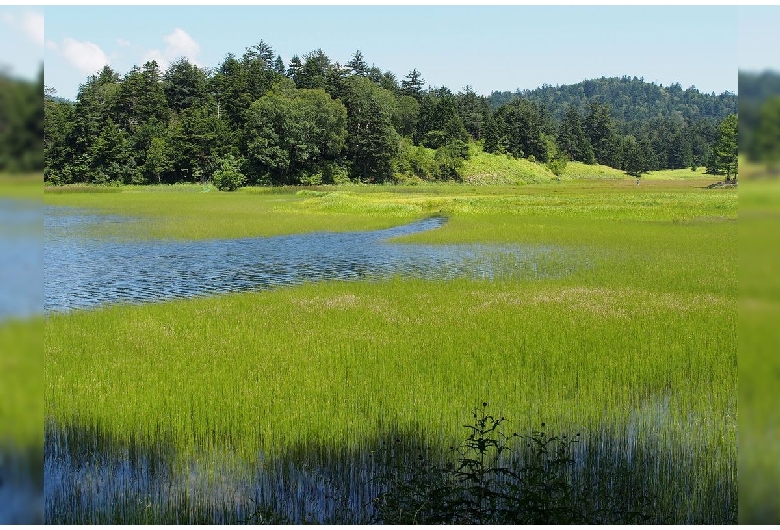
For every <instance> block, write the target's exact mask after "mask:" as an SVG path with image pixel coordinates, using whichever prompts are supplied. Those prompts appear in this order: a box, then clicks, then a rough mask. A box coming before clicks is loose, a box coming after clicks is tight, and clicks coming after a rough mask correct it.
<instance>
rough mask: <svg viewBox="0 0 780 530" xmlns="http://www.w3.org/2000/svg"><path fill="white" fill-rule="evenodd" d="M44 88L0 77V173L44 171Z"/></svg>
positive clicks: (39, 82)
mask: <svg viewBox="0 0 780 530" xmlns="http://www.w3.org/2000/svg"><path fill="white" fill-rule="evenodd" d="M43 88H44V85H43V70H41V72H40V73H39V75H38V79H37V80H36V81H35V82H30V81H24V80H20V79H15V78H12V77H10V76H7V75H3V74H1V73H0V172H9V173H17V172H30V171H41V170H42V169H43V156H44V153H43V132H44V131H43V123H44V118H43V104H42V103H43V101H42V98H41V94H42V93H43Z"/></svg>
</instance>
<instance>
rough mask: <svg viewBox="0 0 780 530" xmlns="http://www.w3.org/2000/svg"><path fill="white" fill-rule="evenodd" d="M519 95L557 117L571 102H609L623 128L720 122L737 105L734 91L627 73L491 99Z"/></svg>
mask: <svg viewBox="0 0 780 530" xmlns="http://www.w3.org/2000/svg"><path fill="white" fill-rule="evenodd" d="M741 92H742V84H741V78H740V93H741ZM518 97H523V98H526V99H528V100H531V101H534V102H536V103H542V104H544V105H545V106H546V107H547V109H548V110H549V111H550V113H551V114H552V118H553V119H554V120H556V121H561V120H562V119H563V116H564V113H565V112H566V109H567V107H569V106H573V107H574V108H576V109H577V111H578V112H579V113H580V114H584V113H585V112H586V110H587V107H588V104H589V103H591V102H593V101H596V102H598V103H602V104H608V105H609V107H610V110H611V113H612V118H613V119H614V120H615V121H616V122H617V123H618V124H619V125H622V126H623V127H621V128H622V129H623V130H624V131H625V130H627V129H631V127H630V126H628V124H631V123H636V122H648V121H650V120H652V119H655V118H669V117H678V116H679V117H682V118H683V119H684V120H685V121H688V122H695V121H699V120H701V119H705V120H707V121H711V122H718V121H720V120H722V119H723V118H725V117H726V116H728V115H729V114H736V113H737V107H738V104H737V100H738V98H737V95H736V94H733V93H731V92H724V93H722V94H720V95H715V94H714V93H711V94H706V93H703V92H700V91H699V90H698V89H697V88H695V87H689V88H687V89H683V88H682V86H680V84H679V83H675V84H673V85H670V86H666V87H665V86H662V85H656V84H655V83H647V82H645V81H644V80H643V79H641V78H637V77H628V76H623V77H602V78H600V79H589V80H586V81H582V82H580V83H576V84H573V85H556V86H551V85H543V86H542V87H540V88H537V89H534V90H523V91H515V92H493V93H492V94H491V95H490V96H489V97H488V101H489V103H490V105H491V107H493V108H497V107H499V106H501V105H503V104H505V103H508V102H509V101H511V100H513V99H515V98H518Z"/></svg>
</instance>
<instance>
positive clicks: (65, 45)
mask: <svg viewBox="0 0 780 530" xmlns="http://www.w3.org/2000/svg"><path fill="white" fill-rule="evenodd" d="M55 46H57V45H56V43H55ZM57 48H58V49H59V51H60V53H61V54H62V56H63V57H65V59H66V60H67V61H68V62H69V63H70V64H71V65H72V66H74V67H75V68H76V69H77V70H79V71H80V72H82V73H84V74H90V75H91V74H94V73H96V72H97V71H98V70H100V69H101V68H103V67H104V66H105V65H107V64H109V63H110V61H109V60H108V57H107V56H106V54H105V52H103V50H102V49H101V48H100V46H98V45H97V44H94V43H92V42H89V41H83V42H80V41H77V40H74V39H71V38H70V37H65V38H64V39H63V40H62V46H57Z"/></svg>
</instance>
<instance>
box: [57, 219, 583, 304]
mask: <svg viewBox="0 0 780 530" xmlns="http://www.w3.org/2000/svg"><path fill="white" fill-rule="evenodd" d="M45 213H46V216H45V223H46V244H45V255H44V263H45V276H44V290H45V306H44V309H45V312H47V313H49V312H53V311H54V312H60V311H68V310H72V309H83V308H90V307H95V306H100V305H104V304H109V303H117V302H137V303H142V302H153V301H161V300H169V299H175V298H188V297H192V296H201V295H208V294H219V293H228V292H236V291H250V290H261V289H268V288H272V287H278V286H286V285H296V284H301V283H304V282H318V281H325V280H355V279H377V280H378V279H382V278H387V277H390V276H399V275H400V276H403V277H414V278H425V279H437V280H442V279H451V278H456V277H464V276H466V277H474V278H496V277H497V276H502V275H512V276H518V275H521V276H524V277H540V276H546V275H551V274H560V273H561V272H567V271H568V269H571V267H572V266H573V265H572V264H571V263H570V261H571V260H570V259H568V258H570V257H568V258H567V257H566V256H564V253H563V252H562V251H561V250H560V249H555V248H553V247H545V246H534V247H531V246H520V245H485V244H468V245H420V244H399V243H393V242H391V241H390V240H391V239H392V238H396V237H399V236H404V235H408V234H414V233H418V232H423V231H427V230H434V229H437V228H439V227H441V226H442V225H444V224H445V223H446V222H447V220H446V218H444V217H431V218H428V219H423V220H420V221H416V222H413V223H409V224H406V225H402V226H398V227H394V228H389V229H385V230H374V231H361V232H343V233H333V232H317V233H309V234H298V235H287V236H277V237H254V238H240V239H217V240H206V241H171V240H151V241H120V240H117V239H115V238H110V237H97V236H94V235H90V230H89V228H90V226H92V227H94V226H95V225H97V224H101V223H117V222H132V220H130V219H127V218H122V217H119V216H103V215H97V214H94V213H88V212H84V211H79V210H73V209H69V208H61V207H48V206H47V207H46V212H45ZM567 260H568V261H567ZM566 263H568V264H566ZM542 264H544V266H543V265H542Z"/></svg>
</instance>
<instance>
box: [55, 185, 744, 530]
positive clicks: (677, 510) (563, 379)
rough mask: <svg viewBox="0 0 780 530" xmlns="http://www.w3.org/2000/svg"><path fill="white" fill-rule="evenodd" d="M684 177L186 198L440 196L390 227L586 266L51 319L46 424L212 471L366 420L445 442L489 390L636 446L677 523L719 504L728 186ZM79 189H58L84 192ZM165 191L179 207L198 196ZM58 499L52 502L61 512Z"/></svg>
mask: <svg viewBox="0 0 780 530" xmlns="http://www.w3.org/2000/svg"><path fill="white" fill-rule="evenodd" d="M629 184H630V183H629ZM646 184H647V185H646ZM701 184H702V181H699V180H692V181H686V182H685V183H684V185H683V184H681V183H680V182H678V181H668V182H667V181H657V182H647V183H645V182H643V183H642V185H641V186H640V187H639V188H637V187H636V185H635V184H633V186H631V185H628V186H627V185H625V183H623V182H619V181H614V182H613V181H601V182H587V183H576V184H575V183H569V182H564V183H561V184H554V185H545V186H542V185H539V186H536V187H535V186H525V187H523V188H522V190H520V189H517V188H514V187H482V188H473V189H472V188H470V187H468V186H451V185H450V186H430V187H423V188H415V189H414V190H410V189H408V188H398V189H396V188H392V187H383V188H380V189H378V190H377V189H375V188H371V189H363V188H359V187H353V188H339V189H327V188H323V189H317V190H306V191H305V193H302V194H298V195H288V194H282V195H277V194H271V193H269V194H267V195H265V194H262V193H256V194H238V195H227V194H221V195H211V194H209V195H208V199H204V200H203V202H199V203H198V204H199V205H200V206H202V207H203V211H205V212H207V213H204V214H203V215H201V216H199V220H200V222H202V223H204V224H206V225H209V224H210V222H209V219H212V218H218V217H220V216H221V215H222V214H221V213H220V212H224V211H226V210H231V211H232V208H233V207H235V208H236V210H237V211H239V212H242V211H243V212H244V214H245V215H244V217H245V218H246V212H248V211H250V210H251V209H252V208H255V209H256V210H252V211H261V212H262V214H260V215H258V216H257V217H255V218H251V217H250V219H266V218H271V217H273V216H274V215H277V216H280V215H281V216H282V217H283V218H287V217H285V216H288V215H289V216H290V217H289V218H295V217H297V218H298V219H299V224H298V225H296V227H297V228H298V229H303V228H304V226H306V225H307V224H308V225H309V226H314V225H312V224H311V223H314V221H315V220H318V219H322V220H323V221H322V223H321V224H320V225H319V227H320V228H321V227H322V226H323V225H324V226H335V225H329V224H328V223H330V222H334V223H335V221H324V220H326V219H330V218H332V217H335V218H341V219H342V220H343V219H349V222H350V223H351V222H357V221H358V220H359V219H361V218H373V219H376V222H377V224H383V223H390V224H397V223H399V222H401V221H402V220H403V219H405V218H407V216H408V217H409V218H414V217H418V216H421V215H424V214H427V213H429V212H438V211H441V212H442V213H445V214H447V215H448V216H449V217H450V222H449V223H448V224H447V225H446V226H445V227H443V228H442V229H440V230H437V231H433V232H429V233H425V234H417V235H415V236H412V237H410V238H406V240H407V241H416V242H430V243H444V242H447V243H454V242H506V243H509V242H511V243H519V244H523V243H529V244H532V243H533V244H535V243H545V244H553V245H557V246H559V247H560V248H562V249H571V250H577V252H583V251H584V252H587V253H588V254H589V256H590V259H591V260H592V261H591V265H592V266H591V267H589V268H587V269H582V270H579V271H577V272H575V273H573V274H569V275H566V276H563V277H561V278H557V279H547V280H540V281H529V280H519V279H517V280H510V279H504V280H498V281H478V280H465V279H463V280H452V281H447V282H432V281H424V280H408V279H403V278H394V279H388V280H386V281H380V282H371V283H369V282H354V283H353V282H330V283H323V284H316V285H314V284H312V285H303V286H298V287H293V288H285V289H278V290H274V291H265V292H260V293H244V294H234V295H227V296H219V297H212V298H201V299H194V300H187V301H176V302H167V303H161V304H149V305H144V306H115V307H108V308H103V309H99V310H95V311H76V312H73V313H70V314H63V315H56V314H55V315H51V316H50V317H49V319H48V321H47V323H46V333H45V347H44V351H45V356H46V364H45V393H44V395H45V402H46V417H47V418H48V421H49V422H50V425H52V427H51V429H50V432H51V433H52V436H54V434H55V433H56V432H58V431H57V430H58V429H62V430H63V431H62V432H68V429H71V430H73V431H72V432H75V431H79V432H81V431H84V430H86V431H87V432H96V431H95V430H99V431H100V432H102V433H105V435H106V436H108V437H110V438H111V439H114V440H118V441H119V442H121V443H124V444H125V445H128V444H130V445H132V444H133V441H136V442H138V441H141V442H142V443H143V445H144V446H147V447H155V444H159V443H160V441H161V440H164V441H165V443H166V444H167V445H168V446H169V447H171V448H172V454H175V455H176V456H175V457H172V458H173V460H172V462H174V463H175V466H178V468H179V469H180V470H182V469H188V467H187V466H190V465H191V464H192V462H198V463H202V464H203V465H204V466H206V468H208V462H216V461H218V460H219V459H217V460H215V458H216V457H215V455H229V458H230V459H235V461H238V462H244V463H245V464H246V465H248V466H249V467H250V468H252V469H259V468H262V467H263V466H264V465H266V464H265V462H266V459H273V458H274V455H276V456H277V457H278V456H280V455H282V456H283V455H285V454H290V451H292V450H293V448H294V449H295V451H297V452H298V453H300V454H317V455H320V457H321V458H322V459H324V460H327V459H328V458H336V456H334V455H343V454H346V453H349V454H352V455H356V454H367V453H368V452H370V450H371V449H372V448H374V446H375V441H376V440H377V438H378V437H381V436H380V435H382V433H392V432H406V433H416V434H415V436H417V437H419V439H421V440H426V441H427V442H428V443H432V444H434V445H436V444H438V445H440V446H443V447H446V446H447V445H449V444H453V443H456V442H457V441H458V440H459V439H460V438H459V437H460V436H461V434H462V425H463V414H464V411H468V410H471V409H473V408H474V407H475V406H476V405H477V404H478V403H481V402H482V401H483V400H486V401H489V402H490V403H491V407H493V409H494V410H496V411H497V412H499V413H501V414H505V415H506V416H507V417H510V418H513V419H515V421H516V422H517V425H518V426H519V428H520V429H527V428H530V427H532V426H536V425H539V424H540V423H541V422H546V424H547V425H548V426H549V428H550V429H553V430H554V431H555V432H562V431H570V432H573V431H582V432H583V433H584V435H585V436H586V437H587V438H588V439H589V440H590V443H591V444H592V445H591V447H598V444H602V449H604V450H606V449H605V447H606V446H605V445H603V443H605V440H611V442H610V444H611V445H610V444H607V445H609V447H610V451H618V452H620V451H623V452H622V453H621V455H622V456H621V458H627V459H628V460H627V462H629V463H630V462H631V461H632V460H631V459H632V458H635V457H636V458H639V457H637V456H636V455H639V454H644V455H646V456H645V457H642V458H643V460H642V462H643V463H642V464H641V466H639V464H636V465H637V466H639V467H640V468H641V469H642V470H643V471H642V473H645V475H642V476H643V477H645V476H646V479H647V480H646V481H645V483H646V484H645V485H646V487H647V488H648V490H652V491H656V492H664V499H666V500H664V501H663V502H664V503H665V504H663V506H661V507H660V508H659V509H661V510H662V511H663V512H664V515H669V516H670V517H672V518H673V520H674V521H677V522H729V518H730V517H731V516H732V511H733V510H734V509H735V508H734V507H735V506H736V504H735V502H736V499H735V493H736V381H737V370H736V289H737V287H736V193H735V192H734V191H733V190H705V189H702V188H703V186H702V185H701ZM128 196H130V194H128V193H124V192H123V193H120V194H117V195H113V194H112V195H110V197H111V198H112V199H113V198H114V197H116V198H117V199H118V200H117V201H115V202H109V203H107V204H108V205H109V208H112V209H113V210H112V211H113V212H114V213H116V212H118V211H127V210H134V211H136V212H140V211H145V212H147V213H148V214H149V215H161V214H159V213H154V212H157V210H156V209H157V208H159V207H160V205H162V204H164V203H165V201H164V200H162V199H161V198H160V196H158V195H155V194H154V193H148V192H142V193H138V194H135V195H134V197H140V199H136V198H133V199H127V197H128ZM191 196H193V195H192V194H191ZM62 197H64V195H63V196H62ZM74 197H75V195H74ZM104 197H105V196H104ZM171 197H173V198H171ZM222 197H225V199H222ZM78 198H79V200H78V201H74V202H73V203H71V204H78V205H80V206H87V205H88V204H86V203H87V202H88V201H92V200H93V199H91V198H89V194H78ZM169 198H171V207H170V211H178V212H179V214H177V215H183V213H182V212H183V211H184V210H185V209H186V208H185V206H184V205H190V206H189V207H193V206H192V205H193V204H194V203H193V202H187V201H186V200H184V199H183V198H180V197H178V195H176V193H173V194H165V199H166V200H167V199H169ZM49 199H50V197H47V202H48V201H49ZM99 199H100V200H102V199H103V197H100V198H97V197H96V198H95V199H94V202H92V203H90V204H93V205H97V204H99V202H100V200H99ZM273 200H276V201H278V202H272V201H273ZM230 201H233V202H232V203H231V202H230ZM57 202H58V203H60V201H59V200H58V201H57ZM230 204H233V205H234V206H230ZM207 205H211V206H209V207H208V208H207V207H206V206H207ZM361 207H362V209H361ZM193 208H194V207H193ZM280 210H281V212H280ZM285 212H289V213H285ZM340 216H343V217H340ZM348 224H349V223H343V224H341V225H340V227H341V228H342V229H345V228H346V226H347V225H348ZM231 226H232V225H231ZM255 228H256V227H252V229H255ZM362 228H365V226H364V227H362ZM167 229H168V228H166V230H167ZM206 233H207V232H203V231H202V232H198V234H200V235H202V234H206ZM169 235H170V232H169ZM90 429H91V430H90ZM120 445H121V444H120ZM638 447H639V448H643V449H642V451H639V452H637V453H635V452H634V451H635V450H636V451H638V449H636V448H638ZM632 448H634V449H632ZM47 454H48V453H47ZM166 454H168V453H166ZM594 454H596V455H598V454H601V455H602V457H604V458H607V457H605V456H604V455H605V454H606V453H598V452H596V453H594ZM328 455H330V456H328ZM632 455H634V456H632ZM647 455H654V456H653V457H652V458H651V457H650V456H647ZM607 459H608V460H609V458H607ZM215 465H216V464H215ZM594 465H595V464H594ZM627 465H628V464H627ZM211 472H212V473H213V472H214V471H213V469H212V471H211ZM355 473H358V471H355ZM248 480H249V479H248ZM299 500H300V499H299ZM223 501H224V499H223ZM245 501H246V499H244V501H242V502H245ZM134 502H135V501H134ZM171 502H172V503H173V504H172V506H176V505H177V504H176V502H179V501H175V502H174V501H171ZM220 502H222V501H220ZM236 502H238V501H236ZM290 502H291V503H294V502H295V501H294V500H291V501H290ZM214 506H216V505H214ZM724 507H725V508H724ZM52 510H53V508H52V509H49V508H47V514H49V517H50V518H51V517H53V516H52V514H53V513H54V512H53V511H52ZM81 515H83V516H84V517H82V518H81V520H88V516H87V514H86V513H85V514H81ZM71 516H72V517H71V519H68V517H61V518H59V519H58V520H79V516H78V515H76V516H73V514H71Z"/></svg>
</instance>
